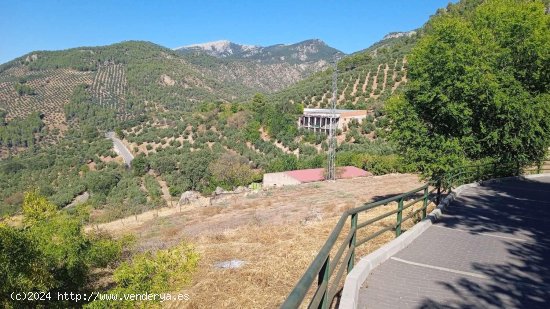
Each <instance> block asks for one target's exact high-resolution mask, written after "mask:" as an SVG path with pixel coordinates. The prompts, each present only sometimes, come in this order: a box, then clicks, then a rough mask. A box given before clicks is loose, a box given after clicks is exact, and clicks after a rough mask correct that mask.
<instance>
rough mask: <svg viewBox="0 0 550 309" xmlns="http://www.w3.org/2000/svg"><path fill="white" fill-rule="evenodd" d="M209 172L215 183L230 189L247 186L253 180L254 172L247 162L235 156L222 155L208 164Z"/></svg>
mask: <svg viewBox="0 0 550 309" xmlns="http://www.w3.org/2000/svg"><path fill="white" fill-rule="evenodd" d="M209 170H210V173H212V176H213V177H214V180H215V181H217V182H219V183H220V184H222V185H223V186H225V187H227V188H230V189H232V188H233V187H236V186H243V185H248V184H250V183H251V182H252V181H253V179H254V171H253V170H252V168H250V165H249V164H248V160H247V159H246V158H244V157H242V156H239V155H235V154H230V153H224V154H223V155H222V156H221V157H220V158H218V159H217V160H215V161H213V162H212V163H210V166H209Z"/></svg>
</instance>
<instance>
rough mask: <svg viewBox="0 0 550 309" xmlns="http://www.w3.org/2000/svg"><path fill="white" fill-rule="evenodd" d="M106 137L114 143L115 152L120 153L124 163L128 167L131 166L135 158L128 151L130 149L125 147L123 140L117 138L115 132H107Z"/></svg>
mask: <svg viewBox="0 0 550 309" xmlns="http://www.w3.org/2000/svg"><path fill="white" fill-rule="evenodd" d="M105 136H106V137H107V138H109V139H111V140H112V141H113V146H114V148H115V152H116V153H118V154H119V155H120V156H122V159H123V160H124V163H126V165H128V166H130V163H131V162H132V160H133V159H134V156H133V155H132V153H131V152H130V151H129V150H128V148H126V146H124V144H123V143H122V141H121V140H119V139H118V138H116V136H115V133H114V132H107V133H106V134H105Z"/></svg>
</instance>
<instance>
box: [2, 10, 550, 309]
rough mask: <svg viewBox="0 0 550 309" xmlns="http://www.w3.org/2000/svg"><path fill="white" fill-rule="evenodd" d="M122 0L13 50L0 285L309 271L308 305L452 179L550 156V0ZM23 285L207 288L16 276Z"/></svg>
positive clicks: (242, 291)
mask: <svg viewBox="0 0 550 309" xmlns="http://www.w3.org/2000/svg"><path fill="white" fill-rule="evenodd" d="M237 2H238V1H237ZM36 5H37V6H38V4H36ZM50 5H51V6H52V7H57V8H58V9H59V10H61V8H59V7H58V4H55V5H54V4H53V3H50ZM81 5H82V6H83V4H81ZM110 5H111V4H104V5H103V6H104V7H102V8H101V14H95V15H93V16H87V17H86V18H82V23H83V26H82V28H83V29H87V31H89V32H90V34H94V35H95V36H101V37H103V36H105V35H104V34H101V33H99V34H98V33H95V32H94V31H97V30H93V29H96V28H97V29H103V28H101V27H89V28H87V27H86V26H85V24H86V22H87V20H88V19H87V18H90V20H96V21H97V20H99V21H100V22H101V25H103V21H102V20H101V18H103V17H102V16H110V18H112V20H111V22H113V24H114V25H118V27H117V26H112V27H110V28H109V29H111V31H112V32H113V37H109V40H107V39H105V40H104V41H94V40H93V39H92V37H91V36H90V38H88V37H84V38H82V40H84V41H79V42H81V43H80V44H75V45H69V46H78V47H72V48H68V49H62V50H34V51H30V52H27V53H25V54H23V53H21V54H20V55H19V56H18V57H16V58H14V59H11V60H9V61H7V62H5V63H3V64H0V269H2V270H3V271H2V272H1V273H0V307H6V308H18V307H20V306H23V307H40V306H45V307H52V308H67V307H78V308H81V307H83V308H111V307H115V308H134V307H141V308H143V307H152V308H204V307H210V308H271V307H278V306H280V305H281V304H282V303H283V302H284V301H285V299H287V297H288V296H289V293H291V291H292V290H293V288H294V287H295V285H296V283H297V282H299V280H300V278H306V279H304V282H307V284H309V286H308V287H307V288H308V289H309V290H307V291H306V292H304V294H305V296H304V294H301V295H300V296H299V297H298V298H300V300H299V301H302V298H303V299H304V302H303V303H302V305H305V302H307V301H309V300H311V299H312V297H314V295H313V293H314V290H315V289H316V288H319V291H321V292H320V293H327V292H329V293H328V294H327V295H330V300H327V301H334V303H333V305H334V304H337V303H338V302H339V297H340V294H341V293H340V290H339V289H340V288H341V287H342V286H343V281H344V278H345V277H346V276H345V274H346V272H350V271H351V270H352V268H353V267H354V265H355V263H356V262H358V261H359V260H360V259H361V257H362V256H364V255H366V254H368V253H371V252H373V251H374V250H376V249H378V248H380V247H381V246H383V245H384V244H386V243H388V242H390V241H391V240H393V239H394V238H396V237H399V235H400V234H401V232H405V231H407V230H409V229H410V228H412V226H413V225H415V224H416V223H418V222H420V221H421V220H422V219H423V216H425V215H426V214H425V211H423V212H421V211H422V210H423V209H422V207H425V208H424V209H426V210H427V211H431V210H433V209H434V203H435V202H434V201H432V202H433V203H432V202H430V199H434V198H435V197H436V194H437V200H438V201H439V198H440V197H442V196H440V195H439V193H440V192H443V194H449V192H451V191H452V190H453V189H454V188H456V187H457V186H458V185H460V184H463V183H467V181H474V182H477V181H481V180H485V179H491V178H498V177H509V176H517V175H522V173H524V172H526V171H534V170H537V171H539V172H540V171H542V170H544V169H543V167H547V165H544V163H543V162H545V160H548V159H550V153H549V150H550V65H549V64H550V53H549V51H550V0H533V1H531V0H529V1H528V0H517V1H516V0H513V1H512V0H487V1H485V0H459V1H453V2H451V3H448V4H444V5H445V6H442V7H441V8H439V9H437V10H435V9H434V10H432V9H433V8H432V9H430V13H429V14H432V15H426V14H428V13H426V14H424V13H423V14H424V15H422V14H420V13H419V12H420V11H418V12H417V11H416V10H421V9H422V8H424V9H426V10H427V9H428V4H426V3H422V4H418V5H417V6H418V7H415V8H414V10H412V9H411V11H410V12H408V11H407V12H406V13H407V14H408V15H407V16H409V15H410V16H413V15H414V14H420V15H421V16H424V17H425V19H424V20H423V21H422V23H421V24H418V23H416V24H415V23H412V24H411V23H408V22H405V20H404V19H403V20H399V21H400V22H399V23H397V22H390V21H394V20H396V19H394V18H396V16H402V18H403V16H404V15H402V14H403V12H401V11H402V9H401V6H403V7H407V5H409V4H403V3H400V4H399V5H397V4H392V5H395V7H396V8H397V7H399V9H395V10H394V11H391V12H390V11H389V10H388V9H387V8H386V11H382V10H370V7H371V6H373V7H375V6H382V4H381V3H376V4H375V3H373V4H369V5H368V6H366V5H362V4H361V5H359V4H354V5H355V6H356V7H351V5H348V4H346V7H345V8H344V7H340V6H341V5H342V4H339V3H338V4H330V5H329V4H325V3H319V4H316V6H317V7H315V8H314V9H315V10H314V9H313V8H312V7H311V5H309V4H308V5H305V4H296V3H293V4H292V5H291V4H290V3H282V2H281V3H263V4H261V5H260V6H259V7H258V3H256V2H250V3H248V4H246V5H242V8H241V7H240V8H239V9H238V10H237V9H235V10H233V7H231V6H230V7H225V11H224V10H222V11H220V12H218V11H217V10H218V8H222V7H224V6H225V5H227V4H222V3H218V4H216V8H214V7H210V6H209V5H207V4H203V3H201V4H191V3H186V4H185V5H183V4H181V3H178V2H173V3H170V5H168V7H167V4H166V3H163V2H159V3H155V6H158V7H159V8H160V7H163V8H164V9H165V10H166V12H165V13H167V12H168V11H169V12H170V14H173V15H170V14H167V16H162V18H160V17H159V16H160V15H159V16H157V15H155V14H156V13H158V12H157V11H155V10H156V8H155V9H152V8H151V7H150V5H149V4H146V3H142V4H139V5H137V4H136V5H135V6H131V7H126V8H124V9H125V10H127V11H128V13H131V12H134V10H136V11H139V12H141V13H142V14H144V16H145V15H146V16H147V18H143V21H141V19H140V24H139V25H138V24H136V23H133V22H132V20H129V18H130V17H129V16H133V15H131V14H127V15H128V16H126V15H124V14H120V16H119V15H116V16H117V17H116V18H114V17H113V16H114V15H112V16H111V15H110V14H111V13H113V12H117V14H118V13H119V12H125V14H126V11H123V10H122V9H121V8H120V7H117V5H115V7H116V9H114V8H110V9H112V12H111V11H110V10H109V8H108V7H109V6H110ZM113 5H114V4H113ZM384 5H386V3H384ZM430 5H433V4H430ZM172 6H173V7H172ZM188 6H189V7H190V8H191V7H192V8H193V10H191V9H188ZM272 6H276V8H275V11H273V12H272V11H271V10H268V9H267V7H272ZM279 6H280V7H279ZM332 6H337V7H338V9H335V8H334V7H332ZM348 6H349V7H348ZM247 7H255V8H256V9H254V10H252V11H247ZM145 8H147V9H146V10H144V9H145ZM365 8H369V10H368V12H365V10H364V9H365ZM62 9H67V10H68V11H70V10H71V9H74V8H72V7H71V5H69V4H66V8H65V7H63V8H62ZM88 9H91V8H88ZM95 9H97V8H95ZM264 9H265V10H264ZM317 9H319V12H317ZM140 10H142V11H140ZM293 10H296V12H293ZM23 11H25V10H23ZM226 11H227V12H226ZM371 11H372V12H375V13H376V16H374V15H369V14H371V13H372V12H371ZM16 12H19V10H14V11H13V13H14V14H15V13H16ZM25 12H28V14H31V13H33V11H32V10H28V11H25ZM79 12H80V11H79ZM82 12H84V8H82ZM188 12H192V14H193V15H192V16H188V15H186V14H188ZM243 12H248V15H246V14H245V15H243V14H244V13H243ZM323 12H324V14H325V15H324V16H321V15H322V14H323ZM327 12H330V14H334V15H333V16H334V17H335V18H336V19H338V20H339V22H335V23H332V22H331V23H330V25H329V21H330V20H331V18H330V16H332V15H330V14H327ZM294 13H296V14H294ZM298 13H300V14H298ZM304 13H307V14H304ZM367 13H368V14H367ZM113 14H114V13H113ZM201 14H202V15H201ZM211 14H212V16H210V15H211ZM400 14H401V15H400ZM31 15H32V14H31ZM122 15H124V16H122ZM195 15H196V16H195ZM287 15H288V16H287ZM347 15H350V16H355V18H351V17H348V16H347ZM420 15H419V16H420ZM33 16H34V15H33ZM55 16H58V15H57V13H56V15H55ZM78 16H80V15H78ZM98 16H99V17H98ZM136 16H138V15H136ZM290 16H293V18H290ZM19 17H20V18H22V17H21V16H19ZM35 17H36V16H35ZM214 17H215V18H214ZM287 17H288V18H287ZM337 17H338V18H337ZM375 17H376V18H375ZM56 18H57V17H56ZM59 18H60V19H63V18H66V16H63V14H59ZM97 18H99V19H97ZM105 18H107V17H105ZM195 18H199V19H195ZM119 19H120V20H119ZM157 19H158V20H157ZM122 20H123V21H124V25H122V24H121V23H122ZM373 20H374V21H376V22H373ZM161 21H162V22H161ZM51 22H52V23H54V22H55V19H52V20H51ZM401 22H403V23H401ZM27 23H29V21H27ZM126 23H127V25H126ZM131 25H133V26H131ZM159 25H162V33H160V34H162V35H159V34H158V33H157V34H155V32H156V31H155V30H154V29H157V30H158V28H155V27H158V26H159ZM227 25H231V26H227ZM233 25H235V26H233ZM237 25H240V28H239V27H237ZM289 25H292V27H293V28H288V27H289ZM304 25H307V27H306V26H304ZM352 25H354V26H352ZM367 25H368V26H367ZM402 25H414V27H413V26H411V27H407V28H408V29H399V28H400V27H401V26H402ZM25 26H26V25H25ZM46 26H47V25H44V27H46ZM105 26H108V25H107V24H105ZM29 27H30V26H29ZM216 27H218V28H216ZM220 27H221V28H220ZM46 28H47V27H46ZM134 28H135V29H134ZM285 29H286V30H287V32H288V30H289V29H291V30H292V31H290V32H289V33H287V32H285V31H284V30H285ZM336 29H339V31H340V32H338V33H337V32H336ZM380 29H382V30H383V31H386V34H384V33H379V32H380V31H382V30H380ZM15 30H19V28H17V29H13V31H15ZM74 30H75V33H77V32H78V31H77V30H80V28H77V27H75V28H74ZM130 30H131V31H130ZM222 30H223V31H222ZM329 30H330V31H329ZM332 30H334V31H335V32H334V33H333V34H332V35H329V34H330V33H331V31H332ZM375 30H376V31H378V32H376V31H375ZM395 30H399V31H395ZM406 30H409V31H406ZM10 31H11V30H10ZM118 31H130V32H131V33H139V34H140V35H131V36H128V35H119V36H115V33H117V32H118ZM390 31H391V32H390ZM263 32H266V34H264V33H263ZM294 32H296V33H294ZM31 34H32V35H34V36H36V35H37V34H36V33H34V32H33V33H31V32H29V33H25V35H24V37H27V36H28V37H32V35H31ZM269 34H271V36H272V37H267V36H269ZM321 34H323V35H321ZM367 34H368V36H367ZM182 35H183V36H182ZM22 36H23V35H22ZM56 37H63V36H62V35H56ZM318 37H321V38H323V39H326V42H325V41H323V40H321V39H318ZM367 37H368V38H369V39H367ZM374 37H377V38H379V40H378V41H376V42H374V39H373V38H374ZM113 38H118V39H113ZM124 38H139V40H124V41H121V40H123V39H124ZM161 38H162V39H161ZM197 38H200V40H199V39H197ZM219 38H221V40H220V39H219ZM224 38H230V39H231V40H228V39H224ZM195 39H197V42H194V40H195ZM203 39H204V41H209V42H204V41H203ZM255 39H256V40H259V41H258V42H255V41H254V40H255ZM179 40H181V41H179ZM233 40H235V41H233ZM241 40H242V41H241ZM369 40H370V41H369ZM174 41H176V43H177V42H178V41H179V43H177V44H174ZM82 42H85V43H82ZM89 42H103V43H101V44H108V45H99V46H81V45H85V44H88V43H89ZM112 42H116V43H112ZM155 42H163V44H157V43H155ZM239 42H247V43H250V42H253V43H254V45H252V44H241V43H239ZM262 42H263V43H264V44H260V43H262ZM280 42H285V43H280ZM327 42H331V43H330V45H329V43H327ZM342 42H347V43H346V44H343V43H342ZM362 42H374V43H373V44H370V46H358V45H360V44H359V43H361V44H362ZM58 43H59V42H58ZM182 43H185V45H184V46H181V45H183V44H182ZM256 43H258V44H256ZM278 43H280V44H278ZM332 43H334V47H333V46H331V45H332ZM352 43H354V44H352ZM90 44H93V43H90ZM172 44H173V45H172ZM167 45H172V47H174V46H181V47H177V48H172V47H168V46H167ZM365 45H369V44H365ZM3 46H4V45H3ZM6 46H7V45H6ZM33 46H34V45H33ZM47 46H49V45H44V47H43V48H48V47H47ZM59 46H67V44H66V43H64V44H61V45H59ZM336 46H339V47H342V48H341V49H340V48H336ZM350 46H354V48H353V50H352V49H351V48H350ZM344 47H345V48H344ZM40 49H42V48H40ZM28 50H30V49H28ZM28 50H27V51H28ZM344 51H345V52H344ZM0 52H1V51H0ZM332 103H334V107H335V108H334V109H333V108H332V106H333V105H332ZM331 124H333V125H334V126H333V127H331ZM331 132H333V137H334V138H329V134H331ZM333 150H334V151H333ZM333 155H334V156H333ZM330 162H334V164H330ZM474 167H475V168H474ZM473 170H475V171H474V172H472V171H473ZM457 171H460V172H457ZM468 173H470V174H471V173H475V177H474V176H471V177H470V176H468V175H469V174H468ZM331 175H334V178H332V177H331ZM350 175H351V176H350ZM457 175H458V176H457ZM461 175H466V176H461ZM451 176H452V177H451ZM352 177H353V178H352ZM468 177H470V178H468ZM424 184H425V186H423V185H424ZM420 186H422V187H421V188H420V189H419V190H418V191H417V190H415V191H410V190H412V189H417V188H419V187H420ZM408 191H410V192H409V193H407V194H408V195H401V194H402V193H404V192H408ZM436 192H437V193H436ZM403 196H406V197H407V198H404V197H403ZM391 198H394V199H391ZM382 200H384V201H383V202H380V203H374V204H371V203H373V202H378V201H382ZM404 205H405V206H404ZM360 206H365V207H363V208H361V209H359V210H357V209H356V208H357V207H360ZM352 209H354V210H353V211H352ZM522 211H523V210H522ZM526 211H527V210H526ZM359 212H360V213H361V217H360V218H359ZM340 218H342V219H340ZM403 218H405V219H403ZM348 219H349V220H350V221H349V222H348V221H347V220H348ZM402 220H406V221H403V224H402ZM350 223H351V225H350ZM343 224H345V228H343V230H342V226H344V225H343ZM335 227H336V228H335ZM350 227H351V229H349V230H348V228H350ZM359 228H361V230H359ZM401 228H403V231H402V230H401ZM333 231H336V232H334V234H333ZM346 234H347V235H346ZM329 235H331V236H329ZM368 235H370V236H372V237H366V236H368ZM359 236H360V237H359ZM362 238H363V239H362ZM327 239H328V242H327ZM357 239H359V240H357ZM363 240H364V241H363ZM330 242H332V244H330ZM337 243H338V246H336V244H337ZM329 245H330V246H329ZM356 245H357V246H356ZM321 248H326V250H325V249H322V250H321V253H319V252H320V249H321ZM327 252H328V253H327ZM326 254H328V255H326ZM14 256H17V257H18V259H14V258H13V257H14ZM19 257H20V258H19ZM346 259H347V260H346ZM312 261H313V264H310V263H312ZM308 265H313V266H312V268H311V269H313V270H312V272H311V273H308V274H306V275H305V276H304V277H302V276H303V275H304V272H305V271H306V269H308ZM317 266H318V267H317ZM335 266H337V267H335ZM321 269H322V271H321ZM313 273H315V274H314V276H315V278H317V276H318V275H319V278H321V276H322V274H325V275H326V278H325V279H323V280H324V281H319V285H318V284H317V280H316V279H313V281H311V280H310V279H311V278H313V277H312V276H310V274H313ZM337 273H339V274H342V275H343V277H338V276H337V279H334V278H335V276H334V274H337ZM325 275H323V276H325ZM300 282H301V281H300ZM311 282H313V283H311ZM310 283H311V284H310ZM307 284H306V285H307ZM330 285H332V286H333V287H335V288H334V289H333V288H331V289H330V291H326V289H328V287H329V286H330ZM304 286H305V285H304ZM363 288H364V287H363ZM300 289H301V288H298V290H300ZM19 290H21V291H48V292H52V293H53V292H54V291H72V290H74V291H77V292H79V293H88V294H89V295H90V293H92V292H99V293H112V294H120V295H123V294H131V293H142V294H144V293H157V294H162V293H183V294H187V295H190V297H189V298H188V299H186V300H185V301H173V302H172V301H171V302H156V301H155V302H147V303H146V302H144V301H128V300H124V301H121V302H120V303H113V302H109V301H107V300H104V299H99V300H97V301H91V302H83V303H79V304H75V303H73V302H71V301H68V300H64V301H59V302H56V301H47V302H44V303H38V302H33V301H28V302H26V303H17V302H15V301H13V300H10V299H9V298H8V296H7V295H10V293H12V292H13V291H19ZM323 291H324V292H323ZM300 293H302V292H300V291H299V293H298V294H300ZM323 295H324V294H318V296H319V297H318V299H321V298H323V299H324V297H321V296H323ZM333 296H334V297H333ZM292 297H296V296H292ZM337 306H338V305H336V307H337Z"/></svg>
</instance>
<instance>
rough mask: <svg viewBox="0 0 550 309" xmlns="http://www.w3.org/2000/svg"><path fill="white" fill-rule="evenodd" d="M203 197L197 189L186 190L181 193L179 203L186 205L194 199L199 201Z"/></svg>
mask: <svg viewBox="0 0 550 309" xmlns="http://www.w3.org/2000/svg"><path fill="white" fill-rule="evenodd" d="M201 197H202V195H201V194H200V193H199V192H197V191H185V192H183V193H182V194H181V197H180V200H179V201H178V205H186V204H189V203H192V202H194V201H197V200H198V199H200V198H201Z"/></svg>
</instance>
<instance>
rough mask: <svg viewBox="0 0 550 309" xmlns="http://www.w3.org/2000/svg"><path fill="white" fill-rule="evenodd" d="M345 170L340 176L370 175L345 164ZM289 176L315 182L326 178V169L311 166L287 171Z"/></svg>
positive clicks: (302, 180)
mask: <svg viewBox="0 0 550 309" xmlns="http://www.w3.org/2000/svg"><path fill="white" fill-rule="evenodd" d="M338 169H340V168H338ZM342 169H343V172H341V174H340V175H339V177H338V178H353V177H364V176H368V175H369V173H368V172H366V171H364V170H362V169H360V168H357V167H355V166H345V167H342ZM285 174H287V175H288V176H290V177H292V178H294V179H296V180H298V181H300V182H313V181H321V180H324V179H325V169H324V168H310V169H305V170H294V171H288V172H285Z"/></svg>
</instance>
